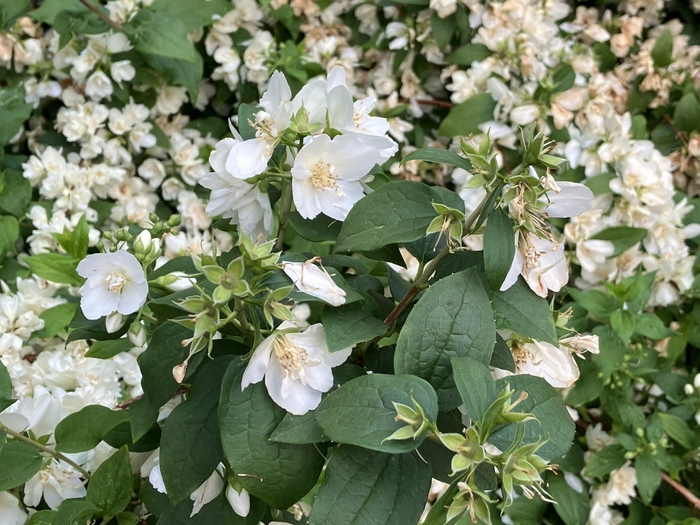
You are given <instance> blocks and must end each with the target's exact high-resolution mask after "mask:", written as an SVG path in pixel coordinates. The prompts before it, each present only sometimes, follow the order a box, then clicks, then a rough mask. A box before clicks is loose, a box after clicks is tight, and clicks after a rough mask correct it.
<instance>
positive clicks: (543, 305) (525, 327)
mask: <svg viewBox="0 0 700 525" xmlns="http://www.w3.org/2000/svg"><path fill="white" fill-rule="evenodd" d="M489 297H490V299H491V307H492V308H493V313H494V316H495V318H496V327H497V328H498V329H501V330H503V329H505V330H512V331H513V332H516V333H518V334H520V335H524V336H525V337H530V338H532V339H536V340H538V341H545V342H547V343H550V344H553V345H556V346H559V339H558V338H557V331H556V328H555V326H554V318H553V317H552V311H551V310H550V309H549V304H548V303H547V300H546V299H544V298H542V297H539V296H538V295H535V293H533V291H532V290H531V289H530V287H529V286H528V285H527V283H526V282H525V280H524V279H523V278H522V277H518V280H517V281H516V282H515V284H514V285H513V286H511V287H510V288H508V289H507V290H505V291H503V292H501V291H491V292H489Z"/></svg>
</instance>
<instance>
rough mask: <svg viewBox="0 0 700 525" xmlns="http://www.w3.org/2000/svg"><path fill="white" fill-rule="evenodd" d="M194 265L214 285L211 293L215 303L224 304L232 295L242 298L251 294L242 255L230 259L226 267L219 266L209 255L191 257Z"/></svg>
mask: <svg viewBox="0 0 700 525" xmlns="http://www.w3.org/2000/svg"><path fill="white" fill-rule="evenodd" d="M193 260H194V265H195V267H196V268H197V270H199V271H200V272H202V274H204V277H205V278H206V279H207V281H209V282H210V283H212V284H214V285H216V288H214V292H213V293H212V299H213V301H214V303H215V304H226V303H228V302H229V301H230V300H231V299H232V298H233V297H238V298H244V297H248V296H249V295H251V293H252V292H251V290H250V286H249V285H248V282H247V281H246V279H245V274H246V267H245V261H244V260H243V257H237V258H235V259H234V260H233V261H231V262H230V263H229V264H228V265H227V267H226V269H224V268H222V267H221V266H219V265H218V264H217V262H216V259H215V258H214V257H212V256H210V255H202V256H201V257H193Z"/></svg>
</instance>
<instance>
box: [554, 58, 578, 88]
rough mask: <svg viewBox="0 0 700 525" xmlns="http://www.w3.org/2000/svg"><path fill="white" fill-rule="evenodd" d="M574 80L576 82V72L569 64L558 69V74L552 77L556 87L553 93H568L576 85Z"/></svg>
mask: <svg viewBox="0 0 700 525" xmlns="http://www.w3.org/2000/svg"><path fill="white" fill-rule="evenodd" d="M574 80H576V72H575V71H574V68H572V67H571V66H570V65H569V64H564V65H563V66H561V67H559V69H557V71H556V73H554V75H553V76H552V81H553V82H554V87H553V88H552V93H559V92H560V91H566V90H567V89H569V88H570V87H571V86H573V85H574Z"/></svg>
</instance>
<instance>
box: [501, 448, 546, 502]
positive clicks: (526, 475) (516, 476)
mask: <svg viewBox="0 0 700 525" xmlns="http://www.w3.org/2000/svg"><path fill="white" fill-rule="evenodd" d="M542 445H544V442H539V441H538V442H536V443H529V444H527V445H522V446H520V447H518V448H516V449H515V450H514V451H513V452H512V453H510V454H509V455H507V454H503V456H506V458H505V461H504V463H503V464H502V466H501V467H500V471H501V480H502V488H503V495H504V500H505V501H504V503H505V506H508V505H510V504H511V503H512V502H513V499H514V497H515V495H516V494H515V492H514V486H515V485H517V486H519V487H520V488H521V490H522V491H523V494H524V495H525V497H527V498H528V499H532V498H534V497H535V496H539V497H540V499H542V500H543V501H548V502H550V503H554V501H552V497H551V496H550V495H549V493H548V492H547V490H546V489H545V481H544V479H542V476H541V473H542V472H544V471H545V470H551V471H552V472H554V471H555V470H556V468H557V466H556V465H553V464H552V465H550V464H549V463H547V462H546V461H545V460H544V459H542V458H541V457H540V456H538V455H537V454H536V452H537V450H538V449H539V448H540V447H541V446H542Z"/></svg>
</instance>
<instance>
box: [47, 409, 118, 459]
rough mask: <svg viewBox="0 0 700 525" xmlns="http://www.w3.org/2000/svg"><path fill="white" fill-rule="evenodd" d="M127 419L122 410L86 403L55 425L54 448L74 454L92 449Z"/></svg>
mask: <svg viewBox="0 0 700 525" xmlns="http://www.w3.org/2000/svg"><path fill="white" fill-rule="evenodd" d="M128 420H129V414H128V413H127V412H125V411H123V410H122V411H112V410H110V409H109V408H107V407H103V406H100V405H88V406H86V407H85V408H83V409H82V410H80V411H78V412H75V413H74V414H71V415H69V416H68V417H66V418H65V419H64V420H63V421H61V422H60V423H59V424H58V425H57V426H56V430H55V432H54V437H55V439H56V450H58V451H60V452H69V453H71V454H74V453H76V452H84V451H86V450H90V449H93V448H95V447H96V446H97V445H99V443H100V441H102V438H103V437H104V436H105V435H106V434H107V433H108V432H109V431H110V430H112V429H113V428H114V427H116V426H117V425H119V424H120V423H124V422H125V421H128Z"/></svg>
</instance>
